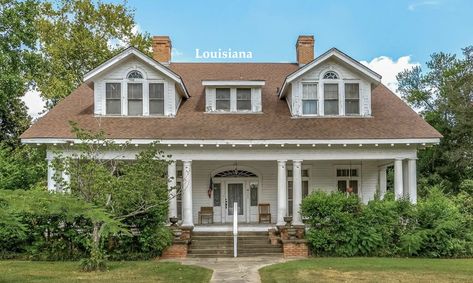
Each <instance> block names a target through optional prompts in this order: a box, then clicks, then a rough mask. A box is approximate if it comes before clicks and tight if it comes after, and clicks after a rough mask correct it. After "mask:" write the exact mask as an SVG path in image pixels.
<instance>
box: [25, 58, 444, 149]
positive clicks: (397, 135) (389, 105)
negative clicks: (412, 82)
mask: <svg viewBox="0 0 473 283" xmlns="http://www.w3.org/2000/svg"><path fill="white" fill-rule="evenodd" d="M170 68H171V69H172V70H173V71H174V72H176V73H178V74H179V75H180V76H181V77H182V79H183V81H184V83H185V84H186V86H187V89H188V91H189V93H190V95H191V98H189V99H188V100H186V101H184V102H183V103H182V105H181V107H180V109H179V111H178V113H177V116H176V117H175V118H156V117H143V118H134V117H95V116H94V113H93V108H94V107H93V89H91V88H90V87H89V86H87V85H82V86H80V87H79V88H78V89H77V90H75V91H74V92H73V93H72V94H71V95H69V96H68V97H67V98H65V99H64V100H63V101H61V102H60V103H59V104H58V105H57V106H56V107H54V108H53V109H52V110H50V111H49V113H48V114H46V115H45V116H44V117H43V118H41V119H40V120H39V121H37V122H36V123H35V124H34V125H32V126H31V127H30V128H29V129H28V130H27V131H26V132H25V133H23V135H22V136H21V138H23V139H30V138H73V135H72V134H71V132H70V127H69V124H68V121H70V120H73V121H76V122H78V123H79V125H80V126H81V127H84V128H88V129H91V130H98V129H103V130H104V131H105V132H106V133H107V134H108V135H109V137H110V138H124V139H130V138H134V139H198V140H205V139H207V140H224V139H231V140H239V139H241V140H243V139H244V140H248V139H253V140H261V139H265V140H266V139H314V140H319V139H404V138H439V137H441V135H440V134H439V133H438V132H437V131H436V130H435V129H434V128H432V127H431V126H430V125H429V124H427V123H426V122H425V121H424V120H423V119H422V118H421V117H419V115H417V114H416V113H415V112H414V111H413V110H412V109H411V108H410V107H409V106H407V105H406V104H405V103H404V102H403V101H402V100H401V99H399V98H398V97H397V96H396V95H395V94H393V93H392V92H391V91H390V90H389V89H387V88H386V87H385V86H384V85H379V86H378V87H376V88H375V89H374V91H373V96H372V115H373V117H371V118H292V117H291V115H290V112H289V108H288V105H287V103H286V101H285V100H280V99H278V96H277V88H278V87H281V85H282V83H283V81H284V79H285V77H286V76H287V75H288V74H289V73H291V72H293V71H295V70H296V69H297V68H298V66H297V65H296V64H290V63H172V64H171V66H170ZM202 80H264V81H265V82H266V84H265V86H264V87H263V91H262V107H263V108H262V109H263V114H208V113H205V112H204V111H205V95H204V87H203V86H202Z"/></svg>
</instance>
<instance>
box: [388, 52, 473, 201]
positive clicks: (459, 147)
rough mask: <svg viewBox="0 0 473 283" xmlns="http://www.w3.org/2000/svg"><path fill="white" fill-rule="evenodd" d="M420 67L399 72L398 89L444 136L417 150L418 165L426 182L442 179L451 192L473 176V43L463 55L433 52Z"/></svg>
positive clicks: (440, 180)
mask: <svg viewBox="0 0 473 283" xmlns="http://www.w3.org/2000/svg"><path fill="white" fill-rule="evenodd" d="M426 65H427V67H428V70H427V72H423V70H422V68H421V67H416V68H413V69H412V70H406V71H404V72H402V73H399V74H398V76H397V79H398V81H399V89H398V90H399V91H400V92H401V94H402V95H403V97H404V98H405V99H406V101H407V102H408V103H410V104H411V105H412V106H413V107H415V108H417V109H420V110H421V112H420V113H421V114H422V116H423V117H424V118H425V119H426V121H427V122H429V123H430V124H431V125H432V126H433V127H435V128H436V129H437V130H438V131H439V132H440V133H441V134H442V135H443V136H444V137H443V139H442V140H441V142H440V145H439V146H436V147H433V148H429V149H427V150H425V151H423V152H421V153H420V162H419V169H420V172H421V174H422V176H423V177H424V181H425V180H427V182H429V181H430V182H443V183H445V185H446V187H450V188H452V190H453V191H454V192H455V191H457V190H458V189H459V188H460V185H461V183H462V182H465V180H468V179H473V46H470V47H466V48H464V49H463V58H458V57H457V56H456V55H452V54H446V53H435V54H433V55H432V56H431V60H430V61H429V62H427V64H426Z"/></svg>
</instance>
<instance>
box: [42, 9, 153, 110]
mask: <svg viewBox="0 0 473 283" xmlns="http://www.w3.org/2000/svg"><path fill="white" fill-rule="evenodd" d="M40 11H41V15H42V16H41V17H40V18H39V19H38V21H37V23H36V25H37V27H38V32H39V43H40V47H39V53H40V55H41V56H42V58H43V64H42V68H41V73H40V74H38V76H37V77H36V78H35V79H36V82H37V86H38V89H39V91H40V92H41V94H42V96H43V97H44V98H47V99H49V100H50V101H51V102H52V105H54V104H55V103H56V102H57V101H59V100H60V99H62V98H64V97H66V96H67V95H69V94H70V93H71V92H72V91H73V90H74V89H75V88H77V87H78V86H79V85H80V84H81V83H82V79H83V76H84V75H85V74H86V73H87V72H88V71H90V70H92V69H93V68H95V67H97V66H98V65H100V64H101V63H103V62H105V61H106V60H108V59H110V58H111V57H112V56H113V55H115V54H117V53H118V52H119V51H120V50H121V49H122V48H123V46H128V45H131V46H135V47H137V48H138V49H140V50H142V51H144V52H149V48H150V47H151V38H150V36H149V35H148V34H146V33H140V32H138V31H137V24H136V23H135V21H134V14H133V10H131V9H130V8H128V7H127V6H126V3H125V2H122V3H117V4H115V3H103V2H101V1H92V0H77V1H68V0H52V1H45V2H43V3H41V6H40Z"/></svg>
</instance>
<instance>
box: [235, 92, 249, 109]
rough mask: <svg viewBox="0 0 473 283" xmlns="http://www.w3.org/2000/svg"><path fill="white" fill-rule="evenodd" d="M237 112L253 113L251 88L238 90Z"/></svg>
mask: <svg viewBox="0 0 473 283" xmlns="http://www.w3.org/2000/svg"><path fill="white" fill-rule="evenodd" d="M236 91H237V111H242V110H243V111H251V88H237V90H236Z"/></svg>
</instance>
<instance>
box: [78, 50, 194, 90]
mask: <svg viewBox="0 0 473 283" xmlns="http://www.w3.org/2000/svg"><path fill="white" fill-rule="evenodd" d="M132 55H134V56H136V57H138V58H139V59H141V60H143V61H144V62H146V63H147V64H149V65H150V66H152V67H154V68H155V69H156V70H158V71H160V72H161V73H163V74H164V75H166V76H167V77H169V78H171V79H172V80H174V81H175V82H176V83H177V84H178V86H179V87H180V89H181V91H182V92H183V93H184V95H185V97H186V98H189V97H190V95H189V92H188V91H187V89H186V87H185V85H184V82H183V81H182V79H181V77H180V76H179V75H177V74H176V73H174V72H173V71H172V70H170V69H169V68H167V67H165V66H164V65H162V64H161V63H159V62H157V61H156V60H154V59H153V58H151V57H149V56H147V55H145V54H144V53H142V52H141V51H139V50H138V49H136V48H134V47H128V48H127V49H125V50H123V51H122V52H121V53H119V54H118V55H116V56H114V57H112V58H111V59H109V60H107V61H105V62H104V63H103V64H101V65H100V66H98V67H97V68H95V69H93V70H92V71H90V72H88V73H87V74H85V76H84V82H86V83H91V82H92V81H93V79H94V78H96V77H97V76H99V75H100V74H102V73H103V72H104V71H106V70H108V69H109V68H111V67H112V66H114V65H115V64H117V63H119V62H121V61H123V60H124V59H126V58H128V57H129V56H132Z"/></svg>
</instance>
